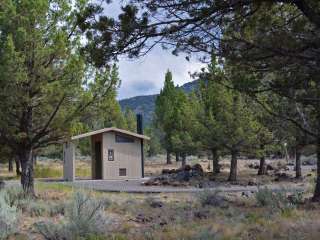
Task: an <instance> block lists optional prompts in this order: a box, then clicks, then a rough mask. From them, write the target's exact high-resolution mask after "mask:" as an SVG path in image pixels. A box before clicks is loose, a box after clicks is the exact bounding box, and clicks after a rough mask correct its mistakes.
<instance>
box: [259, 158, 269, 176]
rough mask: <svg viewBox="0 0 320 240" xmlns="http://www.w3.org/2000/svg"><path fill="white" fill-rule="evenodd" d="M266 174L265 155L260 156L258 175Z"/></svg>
mask: <svg viewBox="0 0 320 240" xmlns="http://www.w3.org/2000/svg"><path fill="white" fill-rule="evenodd" d="M266 174H267V166H266V158H265V156H262V157H261V158H260V164H259V170H258V175H266Z"/></svg>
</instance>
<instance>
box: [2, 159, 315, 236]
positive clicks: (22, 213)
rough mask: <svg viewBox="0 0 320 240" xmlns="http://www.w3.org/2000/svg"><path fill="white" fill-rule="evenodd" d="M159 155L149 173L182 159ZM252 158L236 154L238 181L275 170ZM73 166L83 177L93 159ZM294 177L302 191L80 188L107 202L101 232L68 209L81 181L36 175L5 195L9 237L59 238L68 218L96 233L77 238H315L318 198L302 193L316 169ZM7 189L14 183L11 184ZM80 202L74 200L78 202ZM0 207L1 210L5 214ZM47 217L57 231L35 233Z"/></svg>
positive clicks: (50, 171) (46, 171)
mask: <svg viewBox="0 0 320 240" xmlns="http://www.w3.org/2000/svg"><path fill="white" fill-rule="evenodd" d="M161 162H163V160H161V159H156V160H153V161H152V162H151V161H148V162H147V164H146V172H147V174H148V175H149V176H150V175H156V174H159V173H160V172H161V169H163V168H178V167H179V163H174V164H172V165H170V166H167V165H164V164H162V163H161ZM197 162H198V163H200V164H201V165H202V166H203V168H204V169H207V168H208V165H209V162H208V161H207V160H205V159H200V160H199V159H196V158H194V159H190V161H189V163H191V164H193V163H197ZM251 162H252V161H244V160H241V161H239V179H240V181H239V184H241V183H243V184H245V183H247V182H248V180H250V179H253V178H254V179H256V181H257V182H260V183H261V184H263V183H270V182H272V181H273V178H274V177H273V176H264V177H257V176H256V171H257V170H255V169H248V167H247V165H248V164H249V163H251ZM279 162H280V163H281V161H279ZM228 164H229V163H228V160H224V161H222V165H223V169H222V173H221V174H220V175H219V176H218V177H216V181H221V182H225V179H226V178H227V173H228ZM273 164H278V162H277V163H273ZM207 170H208V169H207ZM0 174H1V175H2V176H6V178H10V177H11V178H13V177H14V174H11V175H10V174H8V173H6V166H1V167H0ZM35 174H36V176H37V177H40V178H41V177H51V178H59V177H61V175H62V167H61V164H60V163H58V162H50V163H48V162H44V163H42V162H38V165H37V166H36V171H35ZM77 174H78V176H80V175H81V176H82V177H88V176H90V163H88V162H77ZM290 174H292V172H291V173H290ZM279 184H280V183H279ZM282 184H284V185H286V184H288V183H287V182H285V183H282ZM297 184H300V185H301V184H304V185H305V186H306V187H305V189H306V191H305V192H304V193H287V192H281V193H280V194H275V193H271V192H270V191H266V190H263V189H262V190H261V191H260V192H259V193H258V194H253V193H249V194H242V193H228V194H227V193H216V192H212V191H211V192H207V191H205V192H203V193H201V194H199V193H197V194H191V193H167V194H127V193H104V192H92V191H88V190H80V191H81V192H82V193H83V194H86V195H89V196H90V198H91V200H90V201H91V202H92V206H95V205H94V204H95V203H96V202H100V203H102V205H103V206H104V207H103V208H102V213H101V214H102V215H103V217H104V219H106V221H105V222H104V225H103V226H102V232H99V234H97V233H96V232H94V230H93V229H95V228H92V226H91V225H95V226H100V225H101V224H99V222H100V223H101V221H100V220H99V222H98V220H96V219H95V218H94V220H92V219H91V220H83V222H80V220H81V219H82V218H81V217H79V216H74V215H71V216H70V214H68V208H70V207H68V206H69V205H70V204H71V203H72V202H74V201H75V200H74V195H75V192H78V191H79V189H74V188H72V187H70V186H65V185H63V184H59V183H56V184H52V183H50V184H47V183H44V182H37V183H36V193H37V198H35V199H28V198H24V197H23V196H22V195H17V194H16V195H15V194H11V195H13V196H14V197H11V198H16V199H18V200H15V201H11V203H10V205H11V207H16V214H17V215H18V221H17V223H16V224H14V226H15V229H14V232H16V233H15V234H12V235H11V236H10V237H9V239H56V240H59V239H63V238H64V237H65V236H62V235H61V234H65V233H63V232H64V231H62V230H61V229H62V228H61V226H68V227H70V226H73V227H74V228H73V230H72V231H73V232H74V231H78V230H79V231H80V230H81V229H89V230H86V231H87V232H90V231H93V232H94V234H93V235H86V236H81V237H82V238H79V236H78V238H74V239H96V240H99V239H110V240H111V239H113V240H127V239H128V240H129V239H130V240H140V239H148V240H161V239H166V240H176V239H178V240H189V239H190V240H191V239H194V240H196V239H197V240H198V239H200V240H207V239H208V240H209V239H210V240H212V239H213V240H215V239H261V240H262V239H319V236H320V205H319V204H315V203H311V202H310V201H308V200H307V199H308V198H309V197H310V196H311V190H312V186H313V184H314V173H312V175H311V176H305V178H304V180H302V181H300V182H298V183H297ZM11 191H13V192H14V191H18V190H14V189H11ZM0 196H1V194H0ZM91 202H90V204H91ZM0 204H1V197H0ZM79 206H81V204H78V205H77V209H78V208H79ZM2 209H4V208H2ZM1 211H2V210H1V208H0V217H1V216H6V215H3V212H1ZM86 213H87V212H86ZM1 214H2V215H1ZM99 214H100V213H99ZM84 215H86V216H87V215H90V214H84ZM72 216H73V218H74V219H72ZM99 216H100V215H99ZM9 219H12V217H10V218H9ZM79 219H80V220H79ZM85 219H86V218H85ZM48 221H50V222H51V223H50V224H49V225H45V227H46V228H45V229H47V228H48V229H47V230H48V231H49V230H50V231H49V232H51V233H52V232H54V231H57V230H56V229H60V230H58V233H57V234H56V235H55V236H54V237H52V236H47V238H46V237H45V234H43V232H42V234H40V232H39V227H38V226H39V223H43V222H48ZM95 221H96V222H95ZM0 223H1V219H0ZM71 223H72V224H73V225H72V224H71ZM75 223H76V224H75ZM68 224H69V225H68ZM89 225H90V226H91V227H90V226H89ZM41 226H42V225H41ZM48 226H49V227H48ZM59 227H60V228H59ZM0 228H1V224H0ZM0 231H1V229H0ZM46 234H49V233H47V232H46ZM79 234H80V233H79ZM0 236H1V233H0ZM0 239H1V237H0ZM70 239H72V238H70Z"/></svg>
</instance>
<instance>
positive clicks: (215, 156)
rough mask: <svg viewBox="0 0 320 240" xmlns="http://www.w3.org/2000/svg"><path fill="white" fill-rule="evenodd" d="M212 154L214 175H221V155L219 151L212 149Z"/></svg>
mask: <svg viewBox="0 0 320 240" xmlns="http://www.w3.org/2000/svg"><path fill="white" fill-rule="evenodd" d="M211 152H212V173H213V174H218V173H220V165H219V154H218V151H217V149H215V148H213V149H211Z"/></svg>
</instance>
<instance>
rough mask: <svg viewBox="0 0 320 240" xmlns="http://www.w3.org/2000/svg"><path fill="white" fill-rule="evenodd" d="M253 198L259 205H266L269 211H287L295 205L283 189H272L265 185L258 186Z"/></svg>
mask: <svg viewBox="0 0 320 240" xmlns="http://www.w3.org/2000/svg"><path fill="white" fill-rule="evenodd" d="M255 198H256V201H257V203H258V205H259V206H261V207H268V208H269V209H270V210H271V211H280V212H288V211H290V210H292V209H293V208H294V207H295V205H294V203H293V202H291V201H290V200H289V199H288V197H287V192H286V191H285V190H279V191H272V190H270V189H268V188H267V187H265V188H259V189H258V191H257V192H256V194H255Z"/></svg>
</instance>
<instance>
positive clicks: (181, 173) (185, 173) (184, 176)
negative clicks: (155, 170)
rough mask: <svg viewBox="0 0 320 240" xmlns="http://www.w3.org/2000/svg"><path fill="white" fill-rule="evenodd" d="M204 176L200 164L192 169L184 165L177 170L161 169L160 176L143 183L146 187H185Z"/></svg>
mask: <svg viewBox="0 0 320 240" xmlns="http://www.w3.org/2000/svg"><path fill="white" fill-rule="evenodd" d="M203 176H204V171H203V169H202V167H201V165H200V164H195V165H193V166H192V167H191V166H190V165H186V166H185V167H184V168H179V169H163V170H162V174H161V175H160V176H157V177H154V178H151V179H150V180H149V181H147V182H145V183H144V185H147V186H161V185H170V186H187V185H189V182H190V181H192V180H195V179H201V178H202V177H203Z"/></svg>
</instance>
